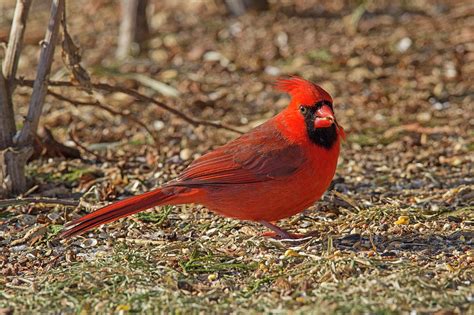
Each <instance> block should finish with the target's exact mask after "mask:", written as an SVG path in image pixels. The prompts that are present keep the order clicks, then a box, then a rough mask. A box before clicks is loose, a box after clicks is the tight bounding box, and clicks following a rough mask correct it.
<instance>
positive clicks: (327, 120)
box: [314, 105, 335, 128]
mask: <svg viewBox="0 0 474 315" xmlns="http://www.w3.org/2000/svg"><path fill="white" fill-rule="evenodd" d="M334 121H335V120H334V113H333V112H332V110H331V108H330V107H329V106H328V105H323V106H321V108H320V109H318V111H317V112H316V119H315V120H314V128H328V127H331V126H332V124H334Z"/></svg>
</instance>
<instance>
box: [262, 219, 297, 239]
mask: <svg viewBox="0 0 474 315" xmlns="http://www.w3.org/2000/svg"><path fill="white" fill-rule="evenodd" d="M258 222H259V223H261V224H262V225H264V226H265V227H267V228H269V229H270V230H272V231H273V232H275V234H276V235H278V236H279V237H281V238H282V239H293V238H294V237H293V236H292V235H291V234H290V233H288V232H287V231H285V230H283V229H282V228H279V227H278V226H276V225H275V224H271V223H270V222H268V221H263V220H262V221H258Z"/></svg>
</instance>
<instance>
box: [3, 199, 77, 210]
mask: <svg viewBox="0 0 474 315" xmlns="http://www.w3.org/2000/svg"><path fill="white" fill-rule="evenodd" d="M30 203H35V204H37V203H42V204H45V205H62V206H68V207H77V206H78V205H79V201H78V200H67V199H53V198H34V197H30V198H17V199H3V200H0V208H6V207H9V206H18V205H27V204H30Z"/></svg>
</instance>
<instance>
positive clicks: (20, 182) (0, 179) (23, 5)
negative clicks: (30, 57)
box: [0, 0, 31, 198]
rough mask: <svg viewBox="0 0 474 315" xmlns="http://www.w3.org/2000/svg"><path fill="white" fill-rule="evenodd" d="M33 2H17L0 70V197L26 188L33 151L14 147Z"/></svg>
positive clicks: (27, 0)
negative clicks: (18, 82)
mask: <svg viewBox="0 0 474 315" xmlns="http://www.w3.org/2000/svg"><path fill="white" fill-rule="evenodd" d="M30 5H31V0H17V3H16V7H15V14H14V17H13V22H12V27H11V30H10V36H9V40H8V45H7V49H6V52H5V59H4V60H3V63H2V69H1V70H0V198H3V197H6V196H8V195H9V194H10V193H12V192H13V193H20V192H23V191H24V190H25V189H26V177H25V174H24V167H25V164H26V159H27V158H28V156H29V154H31V153H30V152H29V151H30V149H28V148H24V149H19V150H16V149H14V148H13V145H14V142H13V137H14V136H15V133H16V127H15V115H14V111H13V102H12V94H13V90H14V89H15V75H16V70H17V68H18V60H19V59H20V54H21V49H22V43H23V35H24V33H25V28H26V20H27V18H28V12H29V9H30Z"/></svg>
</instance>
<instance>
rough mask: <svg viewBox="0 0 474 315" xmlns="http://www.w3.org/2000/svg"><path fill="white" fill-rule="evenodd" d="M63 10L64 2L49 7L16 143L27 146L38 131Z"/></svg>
mask: <svg viewBox="0 0 474 315" xmlns="http://www.w3.org/2000/svg"><path fill="white" fill-rule="evenodd" d="M63 10H64V0H53V3H52V5H51V16H50V19H49V24H48V30H47V31H46V35H45V39H44V41H43V42H42V44H41V46H42V47H41V54H40V60H39V65H38V72H37V74H36V80H35V82H34V85H33V92H32V94H31V100H30V104H29V107H28V114H27V116H26V119H25V124H24V126H23V128H22V129H21V131H20V134H19V136H18V140H17V143H19V144H20V145H29V144H31V143H32V140H33V135H34V134H35V133H36V130H37V129H38V123H39V119H40V116H41V112H42V110H43V104H44V99H45V97H46V92H47V90H48V77H49V73H50V70H51V64H52V63H53V57H54V50H55V47H56V42H57V38H58V34H59V25H60V22H61V18H62V15H63Z"/></svg>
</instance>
